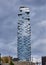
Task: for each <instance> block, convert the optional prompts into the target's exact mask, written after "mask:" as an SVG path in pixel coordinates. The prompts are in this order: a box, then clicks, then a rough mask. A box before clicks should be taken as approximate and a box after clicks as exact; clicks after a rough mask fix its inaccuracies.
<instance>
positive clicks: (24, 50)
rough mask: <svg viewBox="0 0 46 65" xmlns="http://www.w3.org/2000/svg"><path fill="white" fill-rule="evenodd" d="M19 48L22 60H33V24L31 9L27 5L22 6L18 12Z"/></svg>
mask: <svg viewBox="0 0 46 65" xmlns="http://www.w3.org/2000/svg"><path fill="white" fill-rule="evenodd" d="M17 42H18V43H17V50H18V58H19V60H20V61H29V60H31V24H30V10H29V8H27V7H20V8H19V13H18V27H17Z"/></svg>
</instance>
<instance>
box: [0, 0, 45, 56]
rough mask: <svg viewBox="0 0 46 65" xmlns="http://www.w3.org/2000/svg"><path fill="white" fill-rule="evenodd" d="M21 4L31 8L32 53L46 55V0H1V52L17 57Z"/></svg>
mask: <svg viewBox="0 0 46 65" xmlns="http://www.w3.org/2000/svg"><path fill="white" fill-rule="evenodd" d="M21 5H24V6H27V7H29V8H30V19H31V21H30V22H31V45H32V50H31V51H32V55H33V56H36V57H37V56H38V57H39V56H43V55H46V0H0V53H1V54H2V56H4V55H11V56H15V57H17V22H18V16H17V14H18V11H19V7H20V6H21Z"/></svg>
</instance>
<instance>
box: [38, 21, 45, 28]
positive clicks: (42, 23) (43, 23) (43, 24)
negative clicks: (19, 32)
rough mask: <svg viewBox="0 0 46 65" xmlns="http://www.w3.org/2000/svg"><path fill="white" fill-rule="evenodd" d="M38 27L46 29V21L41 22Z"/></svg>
mask: <svg viewBox="0 0 46 65" xmlns="http://www.w3.org/2000/svg"><path fill="white" fill-rule="evenodd" d="M38 25H39V26H42V27H46V20H43V21H41V22H39V23H38Z"/></svg>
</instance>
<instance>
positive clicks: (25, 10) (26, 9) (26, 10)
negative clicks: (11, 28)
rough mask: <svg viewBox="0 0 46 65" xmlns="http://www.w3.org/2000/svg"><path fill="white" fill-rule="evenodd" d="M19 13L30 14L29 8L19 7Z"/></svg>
mask: <svg viewBox="0 0 46 65" xmlns="http://www.w3.org/2000/svg"><path fill="white" fill-rule="evenodd" d="M20 11H24V12H30V10H29V8H27V7H25V6H21V7H20Z"/></svg>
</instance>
